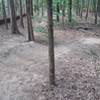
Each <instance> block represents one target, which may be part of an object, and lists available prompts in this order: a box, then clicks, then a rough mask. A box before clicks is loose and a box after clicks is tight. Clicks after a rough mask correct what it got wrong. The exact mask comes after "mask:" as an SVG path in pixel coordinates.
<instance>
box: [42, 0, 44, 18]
mask: <svg viewBox="0 0 100 100" xmlns="http://www.w3.org/2000/svg"><path fill="white" fill-rule="evenodd" d="M43 6H44V1H43V0H42V16H43V15H44V8H43Z"/></svg>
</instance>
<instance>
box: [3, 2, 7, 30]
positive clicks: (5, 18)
mask: <svg viewBox="0 0 100 100" xmlns="http://www.w3.org/2000/svg"><path fill="white" fill-rule="evenodd" d="M2 10H3V18H4V21H5V27H6V29H8V24H7V14H6V10H5V2H4V0H2Z"/></svg>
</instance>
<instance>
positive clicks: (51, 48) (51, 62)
mask: <svg viewBox="0 0 100 100" xmlns="http://www.w3.org/2000/svg"><path fill="white" fill-rule="evenodd" d="M47 5H48V11H47V13H48V33H49V34H48V36H49V80H50V84H51V85H54V84H55V61H54V37H53V10H52V0H47Z"/></svg>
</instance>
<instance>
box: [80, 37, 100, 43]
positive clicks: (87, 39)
mask: <svg viewBox="0 0 100 100" xmlns="http://www.w3.org/2000/svg"><path fill="white" fill-rule="evenodd" d="M81 42H82V43H83V44H88V45H95V44H100V39H99V38H83V39H82V40H81Z"/></svg>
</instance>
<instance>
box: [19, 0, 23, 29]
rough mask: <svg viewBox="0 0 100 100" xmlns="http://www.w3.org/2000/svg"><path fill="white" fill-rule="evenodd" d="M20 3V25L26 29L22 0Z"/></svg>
mask: <svg viewBox="0 0 100 100" xmlns="http://www.w3.org/2000/svg"><path fill="white" fill-rule="evenodd" d="M19 3H20V24H21V26H22V27H23V28H24V23H23V9H22V0H19Z"/></svg>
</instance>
